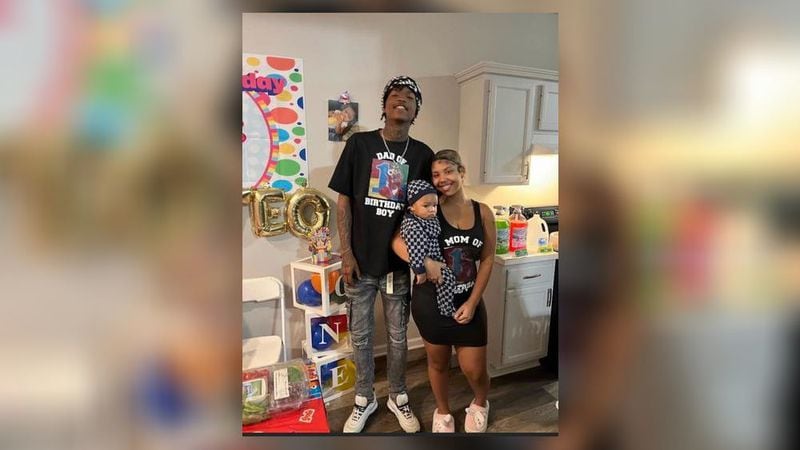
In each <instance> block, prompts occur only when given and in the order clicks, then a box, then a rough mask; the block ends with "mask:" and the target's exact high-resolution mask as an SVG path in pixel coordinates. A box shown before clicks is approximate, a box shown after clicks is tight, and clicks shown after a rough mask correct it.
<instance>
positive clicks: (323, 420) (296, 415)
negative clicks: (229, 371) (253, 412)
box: [242, 398, 331, 434]
mask: <svg viewBox="0 0 800 450" xmlns="http://www.w3.org/2000/svg"><path fill="white" fill-rule="evenodd" d="M330 432H331V429H330V427H329V426H328V413H327V411H326V410H325V402H324V401H323V399H322V398H312V399H309V400H306V402H305V403H303V405H302V406H300V408H299V409H296V410H293V411H284V412H282V413H278V414H275V415H274V416H272V417H270V418H269V419H267V420H265V421H263V422H259V423H254V424H252V425H243V426H242V434H251V433H254V434H257V433H330Z"/></svg>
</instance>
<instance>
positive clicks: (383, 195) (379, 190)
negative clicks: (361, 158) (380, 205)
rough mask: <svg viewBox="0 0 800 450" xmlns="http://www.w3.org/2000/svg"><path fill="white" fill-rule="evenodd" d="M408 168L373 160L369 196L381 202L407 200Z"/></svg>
mask: <svg viewBox="0 0 800 450" xmlns="http://www.w3.org/2000/svg"><path fill="white" fill-rule="evenodd" d="M406 181H408V166H407V165H406V164H400V163H398V162H396V161H392V160H388V159H373V160H372V171H371V172H370V176H369V190H368V191H367V195H368V196H369V197H372V198H378V199H381V200H392V201H395V202H404V201H405V200H406Z"/></svg>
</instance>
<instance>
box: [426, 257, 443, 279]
mask: <svg viewBox="0 0 800 450" xmlns="http://www.w3.org/2000/svg"><path fill="white" fill-rule="evenodd" d="M443 267H444V263H441V262H439V261H434V260H432V259H430V258H428V257H426V258H425V274H426V275H427V276H428V280H429V281H433V282H434V283H436V284H439V283H441V282H442V268H443Z"/></svg>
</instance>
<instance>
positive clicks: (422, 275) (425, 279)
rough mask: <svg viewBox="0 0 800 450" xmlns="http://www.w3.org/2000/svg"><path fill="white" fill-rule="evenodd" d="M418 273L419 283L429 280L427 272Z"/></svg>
mask: <svg viewBox="0 0 800 450" xmlns="http://www.w3.org/2000/svg"><path fill="white" fill-rule="evenodd" d="M416 275H417V284H422V283H424V282H426V281H428V276H427V275H425V272H422V273H418V274H416Z"/></svg>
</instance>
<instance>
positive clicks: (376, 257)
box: [328, 76, 433, 433]
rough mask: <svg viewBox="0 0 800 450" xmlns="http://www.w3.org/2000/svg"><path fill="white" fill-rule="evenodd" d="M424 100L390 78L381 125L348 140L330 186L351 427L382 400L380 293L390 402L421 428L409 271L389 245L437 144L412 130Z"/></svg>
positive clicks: (408, 426) (347, 428) (413, 427)
mask: <svg viewBox="0 0 800 450" xmlns="http://www.w3.org/2000/svg"><path fill="white" fill-rule="evenodd" d="M421 105H422V94H421V93H420V91H419V87H418V86H417V83H416V82H415V81H414V80H413V79H411V78H409V77H406V76H397V77H394V78H392V79H391V80H390V81H389V83H387V84H386V87H384V89H383V101H382V102H381V108H382V110H383V114H382V115H381V118H382V119H384V127H383V128H382V129H378V130H374V131H368V132H363V133H356V134H354V135H353V136H351V137H350V139H348V140H347V144H346V145H345V148H344V151H343V152H342V156H341V157H340V158H339V162H338V164H337V165H336V169H335V170H334V172H333V176H332V177H331V181H330V183H329V184H328V187H330V188H331V189H333V190H334V191H336V192H338V193H339V197H338V201H337V216H338V222H337V223H338V227H339V240H340V243H341V253H342V275H343V276H344V280H345V292H346V295H347V303H348V314H349V322H350V338H351V340H352V343H353V355H354V359H355V364H356V398H355V406H354V407H353V412H352V413H351V414H350V417H349V418H348V419H347V422H346V423H345V425H344V432H345V433H358V432H360V431H361V430H363V429H364V425H365V424H366V421H367V418H368V417H369V416H370V414H372V413H373V412H375V410H376V409H377V407H378V403H377V400H376V399H375V392H374V390H373V383H374V381H375V360H374V355H373V347H372V346H373V338H374V335H375V296H376V294H377V292H378V291H380V293H381V299H382V301H383V314H384V320H385V323H386V330H387V334H388V336H387V337H388V339H387V344H388V352H387V353H388V354H387V357H386V360H387V372H388V378H389V400H388V401H387V403H386V406H387V407H388V408H389V410H390V411H392V412H393V413H394V414H395V416H397V419H398V421H399V422H400V426H401V427H402V428H403V430H404V431H406V432H407V433H414V432H417V431H419V421H418V420H417V418H416V417H415V416H414V413H413V412H412V411H411V407H410V405H409V404H408V393H407V392H406V383H405V368H406V354H407V352H408V344H407V342H406V330H407V328H408V318H409V307H408V300H409V273H408V267H407V265H406V264H405V263H404V262H403V261H402V260H401V259H400V258H398V257H397V256H396V255H395V254H394V252H392V250H391V240H392V235H393V234H394V231H395V230H396V229H397V227H398V225H399V224H400V221H401V220H402V218H403V211H404V210H405V207H406V203H405V202H406V186H407V184H408V182H409V181H410V180H415V179H424V180H427V181H430V178H431V161H432V160H433V151H431V149H430V147H428V146H427V145H425V144H424V143H422V142H420V141H417V140H415V139H412V138H411V137H409V135H408V130H409V129H410V128H411V124H413V123H414V119H416V117H417V115H418V114H419V109H420V106H421Z"/></svg>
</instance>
